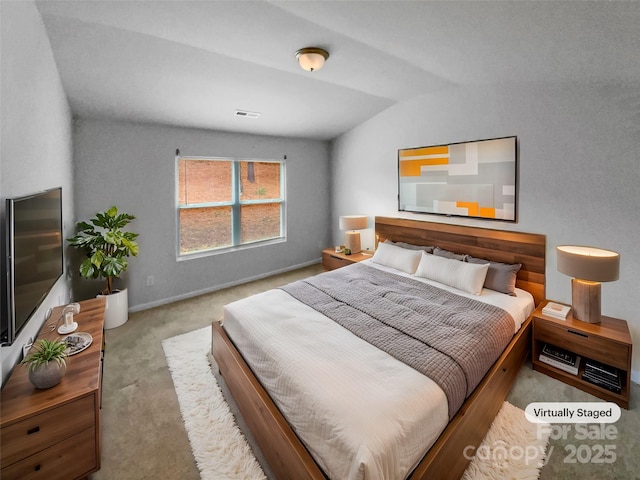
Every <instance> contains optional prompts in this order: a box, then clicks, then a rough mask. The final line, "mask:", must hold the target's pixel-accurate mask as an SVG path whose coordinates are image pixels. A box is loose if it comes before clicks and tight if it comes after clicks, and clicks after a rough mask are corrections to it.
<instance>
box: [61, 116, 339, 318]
mask: <svg viewBox="0 0 640 480" xmlns="http://www.w3.org/2000/svg"><path fill="white" fill-rule="evenodd" d="M73 138H74V169H75V170H74V172H75V188H76V191H75V195H76V211H75V214H76V219H88V218H90V217H91V216H93V215H94V214H95V213H96V212H97V211H102V210H105V209H107V208H109V207H110V206H111V205H116V206H118V208H119V209H120V210H121V211H124V212H127V213H131V214H133V215H135V216H136V217H137V218H136V220H134V222H133V223H131V224H130V227H131V230H133V231H136V232H138V233H140V237H139V239H138V240H139V244H140V254H139V255H138V257H135V258H131V259H130V262H129V269H128V270H127V273H126V274H125V276H124V277H123V279H122V280H123V284H121V285H120V286H121V287H122V286H125V285H126V286H127V287H128V288H129V308H130V310H131V311H135V310H140V309H144V308H148V307H152V306H156V305H161V304H163V303H167V302H170V301H174V300H177V299H181V298H186V297H189V296H193V295H196V294H200V293H204V292H208V291H213V290H216V289H219V288H223V287H227V286H231V285H235V284H238V283H242V282H246V281H248V280H251V279H256V278H261V277H264V276H267V275H270V274H273V273H277V272H282V271H286V270H289V269H292V268H296V267H298V266H303V265H308V264H310V263H314V262H318V261H319V260H320V251H321V249H322V248H325V247H326V246H328V245H329V244H330V239H331V232H330V231H329V230H328V228H327V225H329V215H330V201H329V195H328V191H329V184H330V180H329V154H328V150H329V146H328V144H327V143H326V142H320V141H311V140H296V139H287V138H276V137H264V136H255V135H243V134H234V133H223V132H214V131H205V130H195V129H183V128H175V127H167V126H157V125H142V124H134V123H124V122H116V121H105V120H88V119H82V120H77V121H76V122H75V125H74V135H73ZM176 149H180V152H181V153H182V154H183V155H200V156H234V157H243V156H244V157H246V158H266V159H282V158H283V156H284V155H286V156H287V161H286V180H287V192H286V194H287V198H286V202H287V225H288V231H287V241H286V242H283V243H277V244H272V245H264V246H259V247H252V248H245V249H240V250H237V251H233V252H228V253H224V254H216V255H208V256H202V257H199V258H192V259H182V260H178V259H177V255H176V242H177V226H176V207H175V206H176V193H175V185H176V178H175V171H176V167H175V152H176ZM150 275H152V276H153V277H154V285H152V286H147V277H148V276H150ZM73 284H74V298H88V297H91V296H94V295H95V293H96V292H97V291H98V290H99V289H100V287H101V285H102V284H101V283H100V284H94V283H93V282H89V281H86V280H83V279H79V278H78V274H77V273H76V272H75V271H74V282H73Z"/></svg>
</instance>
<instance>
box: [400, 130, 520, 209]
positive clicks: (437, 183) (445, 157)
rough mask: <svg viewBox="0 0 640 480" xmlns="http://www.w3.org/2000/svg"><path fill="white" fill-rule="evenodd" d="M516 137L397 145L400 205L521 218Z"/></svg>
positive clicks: (411, 207) (404, 207) (402, 207)
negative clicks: (519, 215) (439, 143)
mask: <svg viewBox="0 0 640 480" xmlns="http://www.w3.org/2000/svg"><path fill="white" fill-rule="evenodd" d="M516 140H517V137H515V136H512V137H502V138H493V139H488V140H476V141H472V142H460V143H450V144H444V145H433V146H426V147H414V148H403V149H400V150H398V210H399V211H405V212H419V213H432V214H439V215H447V216H460V217H473V218H486V219H492V220H502V221H506V222H516V221H517V200H518V195H517V193H518V192H517V181H518V155H517V141H516Z"/></svg>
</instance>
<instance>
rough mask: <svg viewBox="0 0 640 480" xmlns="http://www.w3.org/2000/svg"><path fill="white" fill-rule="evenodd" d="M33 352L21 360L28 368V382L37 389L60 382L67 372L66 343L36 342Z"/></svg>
mask: <svg viewBox="0 0 640 480" xmlns="http://www.w3.org/2000/svg"><path fill="white" fill-rule="evenodd" d="M33 348H34V349H35V352H33V353H31V354H30V355H29V356H28V357H25V358H24V360H22V362H21V363H22V364H24V365H26V366H27V367H28V368H29V381H30V382H31V384H32V385H33V386H34V387H36V388H39V389H45V388H51V387H53V386H55V385H57V384H58V383H60V380H62V377H63V376H64V374H65V372H66V371H67V361H66V358H67V343H66V342H64V341H62V340H58V339H56V340H47V339H46V338H42V339H40V340H38V341H37V342H36V343H35V344H34V345H33Z"/></svg>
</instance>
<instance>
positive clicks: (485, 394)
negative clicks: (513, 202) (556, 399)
mask: <svg viewBox="0 0 640 480" xmlns="http://www.w3.org/2000/svg"><path fill="white" fill-rule="evenodd" d="M376 235H377V237H378V239H379V241H380V242H382V243H381V245H384V248H379V249H378V252H377V253H376V257H379V258H377V260H376V261H375V262H374V261H373V260H371V261H366V262H362V264H358V265H354V266H353V268H352V267H346V268H343V269H340V272H329V274H323V275H320V276H317V277H314V278H313V279H310V280H309V281H308V282H302V283H303V284H304V285H301V284H298V283H296V284H292V285H290V286H286V287H285V288H284V290H283V289H275V290H273V291H269V292H265V293H264V294H260V295H258V296H254V297H251V298H249V299H245V300H242V301H240V302H234V304H231V305H229V306H227V307H226V308H225V318H224V320H223V324H221V323H220V322H214V324H213V329H212V332H213V333H212V335H213V337H212V353H213V356H214V358H215V360H216V362H217V364H218V367H219V369H220V373H221V374H222V376H223V378H224V379H225V382H226V383H227V385H228V387H229V390H230V391H231V393H232V395H233V397H234V399H235V401H236V403H238V407H239V410H240V412H241V414H242V415H243V417H244V420H245V421H246V423H247V425H248V427H249V429H250V430H251V432H252V434H253V436H254V438H255V439H256V442H257V443H258V445H259V446H260V448H261V450H262V453H263V455H264V457H265V458H266V460H267V461H268V463H269V465H270V467H271V469H272V470H273V471H274V473H275V474H276V476H277V477H278V478H292V479H301V478H317V479H322V478H327V477H329V478H340V479H342V478H354V479H355V478H364V479H368V478H405V477H408V478H412V479H418V478H459V476H460V475H461V474H462V472H463V471H464V468H465V467H466V465H467V463H468V458H469V457H468V455H465V454H464V449H465V447H467V446H474V445H478V444H479V443H480V441H481V440H482V438H483V437H484V434H485V433H486V431H487V429H488V427H489V426H490V424H491V422H492V420H493V418H494V417H495V415H496V413H497V411H498V409H499V408H500V406H501V404H502V402H503V400H504V398H505V396H506V394H507V393H508V391H509V389H510V387H511V385H512V383H513V381H514V379H515V376H516V374H517V372H518V370H519V368H520V366H521V365H522V362H523V361H524V359H525V358H526V356H527V354H528V352H529V349H530V330H531V325H530V320H529V317H528V313H529V312H530V311H531V310H532V309H533V307H534V306H535V305H537V304H538V303H539V302H540V301H541V300H542V299H543V298H544V268H545V238H544V236H542V235H536V234H527V233H521V232H507V231H501V230H492V229H483V228H475V227H465V226H453V225H447V224H439V223H431V222H423V221H417V220H407V219H395V218H387V217H377V218H376ZM387 242H394V243H393V244H392V245H393V247H387V245H388V243H387ZM406 244H409V245H411V246H418V245H423V246H425V245H426V246H431V247H438V249H440V251H441V252H443V251H444V252H446V253H448V254H454V253H464V254H465V255H467V256H468V257H471V258H467V259H465V260H471V261H468V262H462V260H461V259H459V260H456V261H455V263H451V264H450V265H453V266H455V267H456V268H458V266H460V268H462V264H463V263H465V264H467V265H473V264H474V262H473V261H472V260H474V259H475V260H477V261H476V262H475V265H476V266H477V267H478V268H485V266H486V265H487V262H488V261H491V262H494V263H495V262H500V264H516V263H517V264H521V265H522V266H521V268H520V269H519V271H518V272H517V280H516V285H515V287H516V288H515V291H517V292H520V293H518V294H516V295H506V294H503V293H496V292H493V291H491V290H487V289H482V294H481V295H478V296H477V297H476V296H474V294H475V293H478V292H475V291H473V288H476V287H473V288H472V289H471V290H470V291H469V292H467V293H466V294H464V295H459V293H460V292H458V291H457V290H456V289H453V291H452V292H450V293H445V292H448V290H451V288H450V287H448V286H445V287H444V288H442V287H443V286H442V285H440V284H439V283H435V284H434V287H435V288H436V290H437V292H438V293H437V295H438V298H439V297H440V296H442V295H444V296H447V298H449V296H451V297H456V298H457V297H460V298H463V297H466V298H469V299H468V300H464V298H463V299H462V300H461V301H463V302H468V303H469V304H474V305H475V304H483V306H481V307H480V310H487V309H489V310H491V309H493V308H496V307H495V306H493V305H491V306H487V305H488V304H487V302H489V300H487V299H486V298H483V300H481V301H480V297H491V296H492V295H493V294H495V295H493V296H494V297H496V298H498V297H501V298H498V301H499V302H506V303H505V304H503V305H501V306H500V307H499V310H500V311H503V309H506V311H508V312H509V313H508V315H507V316H508V317H509V318H512V319H513V321H512V322H511V323H509V324H508V325H509V328H511V332H509V337H508V338H506V337H505V338H506V340H505V344H506V346H505V345H501V346H500V347H499V349H500V350H499V351H498V352H497V353H495V354H494V355H495V358H494V357H491V356H489V357H488V359H484V360H483V361H484V362H485V363H487V362H488V365H485V366H484V367H482V368H483V370H482V372H480V373H478V374H477V375H479V376H478V379H477V381H475V380H474V381H467V383H468V385H467V384H465V385H463V386H462V387H461V388H462V389H463V390H464V389H465V388H466V389H468V390H467V391H465V392H464V393H463V394H462V396H463V398H459V397H460V391H459V390H460V389H457V390H456V388H453V392H454V395H453V396H454V397H456V394H457V397H456V398H457V400H453V401H452V400H451V396H450V394H451V392H450V391H449V390H448V388H450V387H448V386H447V385H446V384H447V383H448V381H449V379H448V377H447V376H446V375H445V377H444V378H438V377H437V376H433V378H432V377H431V374H430V373H427V374H423V373H418V371H417V369H418V367H416V366H415V365H414V366H412V367H408V366H407V365H405V361H399V360H398V359H397V358H396V353H395V352H391V351H387V350H386V348H387V346H386V344H380V345H378V344H376V342H377V341H378V340H377V339H376V338H373V339H369V338H367V339H366V341H365V340H363V338H361V337H362V335H363V333H362V332H360V333H358V332H355V333H358V335H359V336H358V335H353V334H352V332H353V330H354V329H356V330H357V329H358V328H359V327H358V325H359V321H358V320H357V319H356V320H355V326H354V325H353V324H338V323H336V321H335V319H334V320H329V319H327V317H330V316H331V315H333V313H331V312H332V311H333V310H339V311H343V310H344V308H345V304H338V305H332V303H331V302H333V297H334V296H338V297H339V296H340V295H341V294H342V293H344V292H347V293H348V294H349V295H351V297H359V296H362V297H365V298H364V304H363V305H351V302H352V301H356V300H354V299H352V298H349V299H347V300H346V305H347V308H350V309H351V310H350V311H351V312H355V313H353V314H349V315H347V317H353V316H355V317H358V315H360V311H361V310H363V311H364V310H367V308H368V306H367V305H369V304H374V303H376V302H378V300H377V298H378V297H374V296H372V297H367V295H368V293H367V292H368V291H373V290H375V288H374V287H371V285H378V284H380V285H382V284H384V285H385V286H384V288H385V289H386V288H392V287H387V282H388V281H389V280H392V281H393V282H396V281H397V282H398V284H397V285H396V286H395V287H393V288H395V290H394V291H395V293H394V294H393V295H395V296H404V292H410V291H413V290H412V289H415V290H416V291H420V292H422V291H423V290H426V289H427V288H426V287H425V288H422V286H421V285H422V283H433V279H431V278H427V279H424V278H419V279H418V278H415V275H413V274H410V273H408V272H398V271H397V269H396V268H391V267H390V266H389V265H388V264H387V263H386V262H384V261H381V260H380V259H384V257H383V256H382V255H379V252H382V251H384V252H394V253H395V252H397V250H393V249H394V248H403V247H406V246H407V245H406ZM420 255H421V256H422V257H427V258H423V260H422V261H427V260H428V262H432V261H435V255H433V253H429V254H426V253H420ZM445 256H446V255H444V256H442V258H444V257H445ZM439 257H440V256H439ZM393 258H396V257H393ZM407 258H409V257H407ZM411 258H415V256H411ZM438 261H440V260H438ZM448 261H449V262H453V261H452V260H448ZM367 263H372V264H369V265H367ZM373 263H376V265H374V264H373ZM394 267H395V266H394ZM401 268H402V266H401ZM464 268H468V267H466V266H465V267H464ZM473 268H475V267H473ZM409 270H410V269H409ZM339 276H342V277H346V278H347V281H348V282H351V283H350V285H356V284H358V283H359V282H363V281H364V280H363V278H365V277H367V278H368V277H371V281H372V282H373V283H371V284H370V283H366V284H364V285H366V286H365V287H364V288H363V289H362V291H361V292H359V291H358V290H357V289H355V290H354V289H353V288H348V289H347V288H343V287H340V286H339V284H337V283H335V282H337V281H338V280H337V277H339ZM390 277H393V278H390ZM404 277H408V278H404ZM367 281H369V280H367ZM308 284H310V285H311V287H312V288H311V290H310V291H309V292H307V293H304V292H305V291H306V289H307V288H309V285H308ZM314 288H315V290H314ZM332 288H333V289H335V290H337V292H334V291H332ZM429 288H431V287H429ZM461 288H466V287H461ZM314 292H320V293H317V294H316V293H314ZM399 292H400V293H402V295H400V293H399ZM325 294H326V296H327V299H325V298H324V297H323V295H325ZM305 295H307V297H308V298H306V297H304V296H305ZM371 295H374V294H373V293H371ZM391 296H392V295H391V294H387V293H385V294H383V295H380V296H379V297H391ZM512 297H515V298H513V300H514V301H515V304H516V306H515V309H516V310H515V311H513V310H510V309H511V308H513V307H512V306H509V305H507V304H509V303H511V300H512ZM527 297H528V302H529V304H528V305H526V302H525V304H522V305H519V303H518V302H520V300H521V299H525V300H527ZM300 300H304V302H302V301H300ZM314 301H315V303H316V304H314V305H312V306H309V305H307V304H306V303H311V304H313V303H314ZM341 301H342V300H341ZM385 301H386V300H385ZM403 301H405V300H403ZM456 301H457V300H456ZM305 302H306V303H305ZM438 302H440V300H438ZM440 303H446V302H440ZM384 305H385V307H384V308H383V310H387V307H386V305H388V304H386V303H385V304H384ZM394 308H395V307H394ZM400 308H404V306H401V307H400ZM412 308H413V307H412ZM420 308H422V307H420ZM455 308H458V307H455ZM474 308H475V307H474ZM323 309H324V310H323ZM519 310H521V311H520V313H518V311H519ZM398 315H399V314H396V313H393V314H391V315H390V319H389V321H393V318H395V317H397V316H398ZM478 315H479V314H478ZM516 317H519V318H518V319H517V320H516ZM271 318H275V319H277V321H276V322H273V323H275V325H276V326H275V327H272V325H271V323H272V322H271V320H269V319H271ZM487 318H488V317H487ZM301 319H304V321H302V322H301V321H300V320H301ZM385 321H386V320H385ZM482 321H483V322H484V321H485V317H482ZM301 323H303V324H304V328H310V330H306V331H305V330H302V331H301V332H298V333H299V334H300V336H296V335H297V333H296V332H297V331H298V329H299V328H300V324H301ZM506 325H507V324H506V323H505V324H504V325H503V326H504V328H506ZM271 328H275V330H273V331H272V330H269V329H271ZM492 328H493V327H492ZM504 328H503V330H504ZM278 330H280V333H279V334H278V333H277V331H278ZM365 330H366V331H365V332H364V336H365V337H366V335H367V334H368V333H367V332H369V331H370V329H369V328H367V329H365ZM394 331H395V330H394ZM492 332H493V330H492ZM514 332H515V333H514ZM423 334H425V335H427V334H426V333H424V332H422V333H420V332H418V333H415V332H410V337H413V336H416V337H420V335H423ZM428 334H431V332H428ZM372 335H373V337H380V338H386V337H387V336H388V335H386V334H385V333H384V331H383V333H381V334H380V335H378V334H372ZM461 335H462V336H463V334H460V335H459V334H457V333H456V335H450V336H452V337H458V336H461ZM504 335H505V334H504V333H503V334H502V336H503V337H504ZM442 336H443V335H442V334H440V337H442ZM494 336H496V337H497V336H499V335H494ZM251 337H254V338H253V340H254V341H252V338H251ZM289 337H290V338H289ZM391 338H392V339H393V338H395V337H393V336H392V337H391ZM267 339H269V340H267ZM286 339H289V340H291V339H294V340H293V343H286V342H285V340H286ZM492 339H493V336H489V337H487V338H485V339H483V340H482V342H487V341H488V340H491V341H492ZM369 342H373V344H374V345H376V346H372V345H370V344H369ZM391 343H394V342H391ZM398 343H401V342H398ZM361 347H363V348H361ZM394 348H395V347H394ZM456 348H458V347H457V346H456ZM470 348H471V350H469V352H473V351H479V349H478V348H477V347H470ZM438 349H440V346H439V345H437V348H436V350H438ZM487 350H488V348H487ZM346 352H349V354H348V355H347V354H346ZM352 352H353V353H352ZM408 352H409V353H408V355H409V357H411V355H412V353H411V352H413V347H412V348H410V349H408ZM469 352H467V353H463V354H462V357H467V356H472V355H471V353H469ZM323 354H324V355H325V357H326V356H327V354H328V358H329V359H333V363H332V362H331V361H318V358H319V357H313V355H323ZM307 356H310V358H306V357H307ZM429 358H430V357H429ZM305 359H306V360H305ZM314 359H315V360H314ZM304 361H308V363H303V362H304ZM409 363H411V359H409ZM425 363H428V364H431V363H432V362H425ZM249 365H251V367H250V366H249ZM293 366H302V369H303V372H305V373H306V375H305V374H302V375H300V374H297V376H295V375H296V374H294V373H291V371H292V370H295V369H294V368H293ZM445 367H446V368H445V370H447V371H448V370H451V371H452V372H453V370H454V369H452V368H451V367H450V366H449V364H446V363H445ZM464 368H466V367H464ZM469 368H470V369H474V368H475V364H474V365H472V366H471V367H469ZM485 371H486V374H485V373H484V372H485ZM349 375H352V376H349ZM305 377H306V379H305ZM449 377H451V378H453V379H454V380H455V378H456V376H455V375H454V374H453V373H452V374H451V375H450V376H449ZM465 378H466V377H465ZM471 378H473V377H471ZM451 383H455V381H453V380H452V381H451ZM462 383H464V381H462ZM376 388H377V390H376ZM291 389H293V390H297V391H298V394H300V393H301V394H302V395H299V396H294V395H293V394H291V392H290V390H291ZM358 395H360V396H359V397H358ZM300 396H301V397H302V398H300ZM349 399H351V400H349ZM354 402H355V403H354ZM376 409H377V410H376ZM333 410H339V411H340V412H338V413H336V415H338V416H336V417H334V416H333V415H334V413H335V412H333ZM380 410H384V411H386V412H387V414H385V415H382V414H381V412H380ZM367 418H369V419H375V421H373V420H372V421H368V422H367V421H366V420H367ZM398 425H399V426H398ZM386 431H390V432H392V433H391V435H392V436H391V438H390V439H387V438H386V437H384V435H386V433H385V432H386ZM296 432H297V433H296ZM361 432H364V433H361ZM383 434H384V435H383ZM393 435H395V437H394V436H393ZM365 437H368V438H371V439H373V440H372V442H371V443H372V445H369V444H367V445H366V448H364V447H363V448H360V450H359V449H358V448H359V447H358V445H359V442H360V441H361V438H365ZM398 444H401V445H398ZM341 457H344V458H341ZM354 459H355V462H354ZM350 461H351V464H349V462H350Z"/></svg>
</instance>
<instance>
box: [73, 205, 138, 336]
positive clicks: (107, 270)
mask: <svg viewBox="0 0 640 480" xmlns="http://www.w3.org/2000/svg"><path fill="white" fill-rule="evenodd" d="M135 218H136V217H134V216H133V215H130V214H128V213H118V208H117V207H111V208H110V209H108V210H106V211H104V212H98V213H96V215H95V217H93V218H92V219H90V220H89V222H90V223H89V222H85V221H82V222H78V223H77V224H76V225H77V227H78V228H79V232H78V233H77V234H76V235H75V236H74V237H71V238H68V239H67V241H68V242H69V243H70V244H71V246H72V247H75V248H78V249H80V250H84V252H85V253H86V258H85V259H84V260H83V261H82V263H81V264H80V275H82V277H83V278H88V279H92V278H93V279H95V278H103V279H104V280H105V282H106V283H105V288H104V290H102V291H101V292H100V295H104V296H106V300H107V310H106V314H105V328H116V327H119V326H120V325H123V324H124V323H125V322H126V321H127V320H128V311H129V302H128V293H127V289H126V288H124V289H122V290H117V289H116V288H115V286H114V280H115V279H116V278H119V276H120V275H121V274H122V273H124V272H125V271H126V270H127V267H128V266H129V263H128V261H127V257H130V256H134V257H135V256H137V255H138V242H136V238H137V237H138V235H139V234H138V233H133V232H126V231H123V230H122V229H123V228H124V227H125V226H127V225H128V224H129V223H130V222H131V221H132V220H134V219H135ZM66 333H70V332H66Z"/></svg>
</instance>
